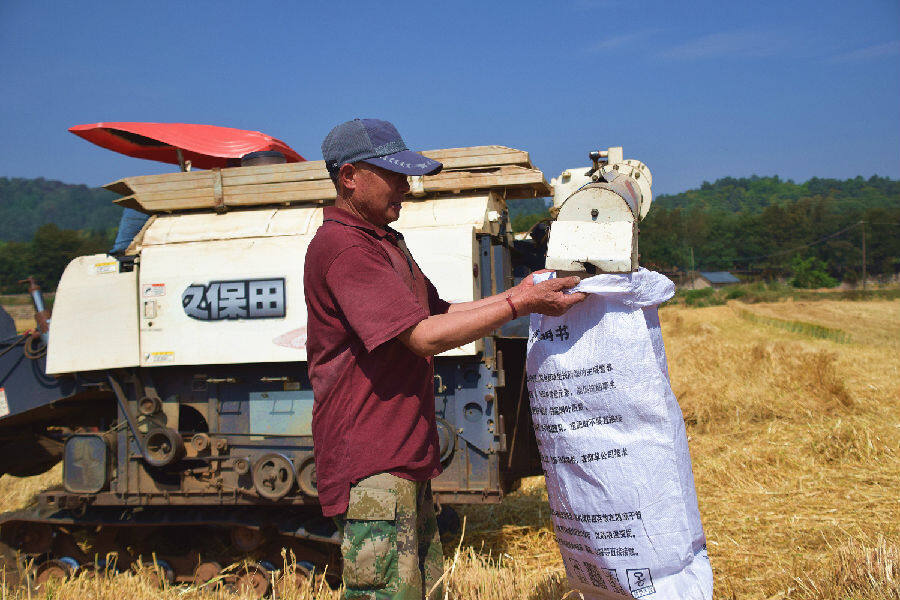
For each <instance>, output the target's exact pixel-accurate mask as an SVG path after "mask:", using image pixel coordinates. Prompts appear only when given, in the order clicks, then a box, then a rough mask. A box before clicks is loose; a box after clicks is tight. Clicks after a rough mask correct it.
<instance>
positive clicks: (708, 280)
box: [691, 271, 741, 290]
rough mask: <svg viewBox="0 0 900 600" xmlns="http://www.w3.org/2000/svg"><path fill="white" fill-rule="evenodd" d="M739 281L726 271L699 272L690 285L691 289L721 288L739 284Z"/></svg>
mask: <svg viewBox="0 0 900 600" xmlns="http://www.w3.org/2000/svg"><path fill="white" fill-rule="evenodd" d="M740 282H741V280H740V279H738V278H737V277H735V276H734V275H732V274H731V273H729V272H728V271H700V272H698V277H697V278H696V279H695V280H694V281H693V282H692V283H691V288H692V289H695V290H696V289H700V288H705V287H710V286H712V287H722V286H726V285H734V284H735V283H740Z"/></svg>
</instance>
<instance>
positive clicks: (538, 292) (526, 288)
mask: <svg viewBox="0 0 900 600" xmlns="http://www.w3.org/2000/svg"><path fill="white" fill-rule="evenodd" d="M579 281H581V279H580V278H579V277H563V278H560V279H548V280H547V281H543V282H541V283H538V284H535V283H534V281H533V280H532V278H531V275H529V276H528V277H526V278H525V279H523V280H522V283H520V284H519V285H517V286H516V287H515V288H513V290H512V291H511V294H510V300H512V303H513V304H514V305H515V307H516V310H517V311H518V312H519V313H521V314H527V313H533V312H536V313H541V314H543V315H550V316H551V317H559V316H562V315H564V314H565V313H566V311H568V310H569V309H570V308H572V307H573V306H575V305H576V304H578V303H579V302H581V301H583V300H584V299H585V298H587V294H585V293H584V292H573V293H571V294H566V293H564V291H565V290H568V289H570V288H573V287H575V286H576V285H578V282H579Z"/></svg>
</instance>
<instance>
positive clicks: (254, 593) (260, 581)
mask: <svg viewBox="0 0 900 600" xmlns="http://www.w3.org/2000/svg"><path fill="white" fill-rule="evenodd" d="M269 573H270V571H269V569H267V568H266V567H264V566H263V565H261V564H259V563H252V562H251V563H247V564H246V565H244V566H243V567H242V568H241V570H240V571H238V579H237V588H238V591H239V593H240V594H242V595H245V596H249V597H251V598H262V597H263V596H265V595H266V593H267V592H268V591H269Z"/></svg>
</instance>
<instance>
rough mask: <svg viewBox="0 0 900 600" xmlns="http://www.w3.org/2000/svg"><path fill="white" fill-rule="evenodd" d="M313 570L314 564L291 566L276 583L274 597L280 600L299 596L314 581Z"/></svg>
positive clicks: (302, 563)
mask: <svg viewBox="0 0 900 600" xmlns="http://www.w3.org/2000/svg"><path fill="white" fill-rule="evenodd" d="M313 569H314V566H313V564H312V563H309V562H306V561H302V562H298V563H296V564H294V565H289V566H288V567H287V568H286V569H285V570H284V571H282V573H281V576H280V577H279V578H278V579H277V580H276V581H275V590H274V595H273V597H274V598H276V599H279V598H293V597H295V596H297V594H298V592H300V591H301V590H303V589H304V588H306V586H308V585H309V582H310V581H311V580H312V573H313Z"/></svg>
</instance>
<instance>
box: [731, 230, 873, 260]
mask: <svg viewBox="0 0 900 600" xmlns="http://www.w3.org/2000/svg"><path fill="white" fill-rule="evenodd" d="M860 223H862V221H858V222H856V223H853V224H852V225H849V226H847V227H844V228H843V229H841V230H840V231H835V232H834V233H831V234H828V235H826V236H825V237H823V238H820V239H818V240H816V241H814V242H810V243H808V244H803V245H802V246H797V247H795V248H790V249H788V250H779V251H778V252H773V253H772V254H763V255H760V256H739V257H737V258H728V259H722V260H727V261H729V262H738V261H744V260H759V259H761V258H770V257H772V256H780V255H782V254H790V253H791V252H796V251H797V250H803V249H804V248H809V247H811V246H816V245H818V244H822V243H825V242H827V241H828V240H830V239H832V238H835V237H837V236H839V235H841V234H843V233H846V232H848V231H850V230H851V229H853V228H854V227H856V226H857V225H859V224H860Z"/></svg>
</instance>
